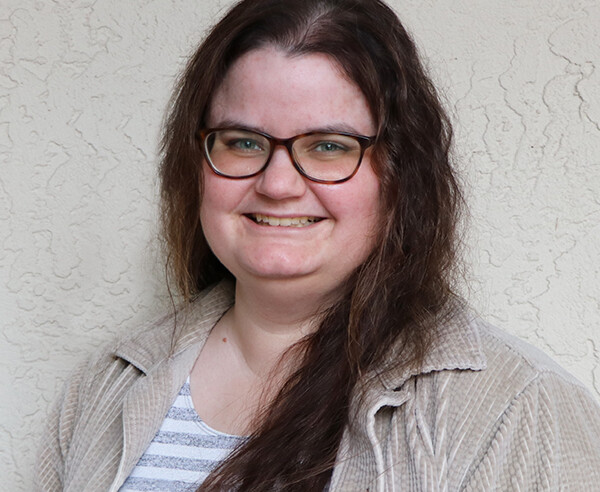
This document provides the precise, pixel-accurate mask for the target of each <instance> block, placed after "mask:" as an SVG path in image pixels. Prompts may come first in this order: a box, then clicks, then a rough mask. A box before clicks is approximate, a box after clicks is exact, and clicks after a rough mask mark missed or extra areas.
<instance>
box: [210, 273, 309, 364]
mask: <svg viewBox="0 0 600 492" xmlns="http://www.w3.org/2000/svg"><path fill="white" fill-rule="evenodd" d="M292 292H293V291H292V290H291V289H288V292H286V289H281V288H275V289H270V290H265V289H259V288H257V287H256V286H252V287H248V286H245V285H243V284H241V283H240V282H237V283H236V293H235V304H234V306H233V308H232V309H231V310H230V311H229V312H228V313H227V314H226V315H225V316H224V318H223V319H222V320H221V322H220V323H219V327H218V328H219V335H220V336H222V337H223V338H228V340H229V341H230V342H231V343H232V344H234V346H235V348H236V349H237V350H239V352H240V354H241V356H242V357H243V358H244V360H245V361H246V363H247V365H248V368H249V369H250V370H252V371H253V372H254V373H255V374H256V375H257V376H265V375H267V374H269V373H270V372H271V371H272V370H273V369H274V368H275V367H276V364H277V363H278V362H279V360H280V359H281V356H282V355H283V354H284V353H285V352H286V350H288V349H289V348H290V347H291V346H292V345H294V344H295V343H296V342H298V341H299V340H300V339H302V338H303V337H305V336H306V335H308V334H310V333H311V332H312V331H313V330H314V329H315V326H316V324H315V317H316V314H317V312H318V308H319V305H318V300H317V299H316V298H313V297H314V296H301V295H293V294H292ZM286 366H287V364H286Z"/></svg>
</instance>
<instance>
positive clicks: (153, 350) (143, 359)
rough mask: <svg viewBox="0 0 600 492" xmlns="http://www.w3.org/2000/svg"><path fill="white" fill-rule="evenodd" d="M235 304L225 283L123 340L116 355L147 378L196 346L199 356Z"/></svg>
mask: <svg viewBox="0 0 600 492" xmlns="http://www.w3.org/2000/svg"><path fill="white" fill-rule="evenodd" d="M233 300H234V284H233V282H231V281H227V280H224V281H221V282H220V283H218V284H216V285H214V286H212V287H210V288H208V289H206V290H204V291H203V292H202V294H201V295H200V297H199V298H198V299H196V300H195V301H194V302H192V303H191V304H189V305H187V306H184V307H182V308H180V309H178V310H177V311H176V312H175V313H174V314H170V315H169V316H165V317H163V318H161V319H159V320H158V321H157V322H155V323H153V324H151V325H149V326H148V327H146V329H143V330H141V333H140V334H139V335H138V336H135V337H132V338H128V339H125V340H123V341H122V342H121V343H120V344H119V346H118V347H117V349H116V350H115V355H116V356H117V357H120V358H122V359H124V360H126V361H127V362H129V363H130V364H132V365H134V366H135V367H136V368H137V369H139V370H140V371H141V372H142V373H144V374H146V375H147V374H149V373H151V372H152V371H153V370H154V369H155V368H156V366H157V365H158V364H160V363H161V362H163V361H164V360H165V359H168V358H172V357H176V356H177V355H178V354H181V353H182V352H184V351H186V350H187V349H189V348H191V347H193V346H197V350H198V353H199V352H200V349H201V348H202V346H203V345H204V342H205V341H206V338H207V337H208V334H209V333H210V330H211V329H212V327H213V326H214V325H215V324H216V323H217V321H219V319H220V318H221V316H223V314H225V312H226V311H227V310H228V309H229V308H230V307H231V306H232V305H233Z"/></svg>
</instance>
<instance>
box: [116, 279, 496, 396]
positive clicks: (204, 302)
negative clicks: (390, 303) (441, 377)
mask: <svg viewBox="0 0 600 492" xmlns="http://www.w3.org/2000/svg"><path fill="white" fill-rule="evenodd" d="M234 292H235V285H234V283H233V282H231V281H228V280H224V281H221V282H220V283H218V284H216V285H215V286H213V287H211V288H209V289H207V290H205V291H204V292H203V293H202V295H201V296H200V297H199V298H198V299H197V300H196V301H194V302H193V303H191V304H190V305H188V306H186V307H184V308H182V309H180V310H178V311H177V313H176V314H175V315H170V316H167V317H164V318H162V319H161V320H159V321H158V322H156V323H154V324H153V325H150V326H149V327H148V329H146V330H143V333H142V334H141V335H139V336H137V337H134V338H130V339H126V340H124V341H123V342H121V344H120V345H119V347H118V348H117V350H116V351H115V355H117V356H118V357H121V358H122V359H125V360H126V361H127V362H129V363H130V364H133V365H134V366H135V367H137V368H138V369H139V370H140V371H142V372H143V373H144V374H148V373H149V372H151V371H152V370H153V369H154V367H155V366H156V365H157V364H159V363H160V362H161V361H163V360H165V359H166V358H169V357H174V356H176V355H177V354H179V353H181V352H183V351H185V350H186V349H188V348H190V347H192V346H194V345H198V351H199V350H200V349H201V347H202V345H203V344H204V341H205V340H206V338H207V337H208V334H209V333H210V330H211V329H212V327H213V326H214V325H215V324H216V323H217V321H218V320H219V319H220V318H221V316H223V314H224V313H225V312H226V311H227V310H228V309H229V308H230V307H231V306H232V305H233V302H234ZM477 320H478V318H477V316H476V315H474V314H473V313H472V312H471V311H470V310H468V309H467V308H466V307H465V306H464V305H462V304H458V305H457V306H456V307H455V308H454V309H453V310H452V313H451V314H450V315H448V316H447V318H446V319H445V320H443V321H442V322H440V323H439V328H438V332H437V334H436V337H435V340H434V342H433V345H432V346H431V347H430V349H429V352H428V353H427V355H426V356H425V360H424V362H423V364H422V365H421V367H419V368H410V367H409V368H407V367H402V365H400V366H399V367H394V366H398V364H394V362H395V361H397V360H398V358H400V357H402V354H401V353H400V351H399V350H396V349H394V348H392V349H391V350H390V353H389V355H388V357H387V364H384V366H386V367H392V369H390V370H387V371H384V372H380V373H375V374H374V377H373V378H368V379H372V380H373V381H375V380H378V381H379V383H378V384H377V383H374V384H376V386H377V387H378V388H379V389H380V390H388V391H394V390H397V389H398V388H400V387H401V386H402V385H403V384H404V383H405V382H406V381H407V380H408V379H410V378H411V377H414V376H418V375H420V374H427V373H431V372H436V371H444V370H455V369H458V370H460V369H462V370H472V371H479V370H482V369H485V368H486V358H485V355H484V354H483V350H482V346H481V338H480V334H479V328H478V323H477ZM169 325H171V327H172V328H171V329H169V328H168V327H169ZM149 334H151V336H148V335H149ZM174 340H175V341H174Z"/></svg>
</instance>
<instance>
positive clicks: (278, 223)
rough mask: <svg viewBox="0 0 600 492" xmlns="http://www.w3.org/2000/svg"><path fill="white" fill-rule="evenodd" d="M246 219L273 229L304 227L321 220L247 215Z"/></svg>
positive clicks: (307, 217)
mask: <svg viewBox="0 0 600 492" xmlns="http://www.w3.org/2000/svg"><path fill="white" fill-rule="evenodd" d="M246 217H248V218H249V219H251V220H253V221H254V222H256V223H257V224H260V225H265V226H275V227H306V226H309V225H311V224H314V223H315V222H319V221H320V220H323V218H322V217H309V216H302V217H274V216H271V215H262V214H248V215H246Z"/></svg>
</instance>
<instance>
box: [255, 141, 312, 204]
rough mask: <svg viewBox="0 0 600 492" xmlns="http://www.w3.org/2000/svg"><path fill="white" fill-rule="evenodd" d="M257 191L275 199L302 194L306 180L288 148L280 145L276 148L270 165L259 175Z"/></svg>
mask: <svg viewBox="0 0 600 492" xmlns="http://www.w3.org/2000/svg"><path fill="white" fill-rule="evenodd" d="M256 191H257V192H258V193H260V194H262V195H265V196H268V197H269V198H273V199H275V200H283V199H286V198H295V197H299V196H302V195H303V194H304V193H305V191H306V180H305V178H304V177H303V176H302V175H301V174H300V173H299V172H298V170H297V169H296V168H295V167H294V163H293V161H292V158H291V156H290V154H289V152H288V150H287V149H286V148H285V147H284V146H282V145H280V146H277V147H276V148H275V150H274V151H273V155H272V156H271V160H270V161H269V165H268V166H267V168H266V169H265V170H264V171H263V172H262V173H261V174H260V175H259V176H258V179H257V181H256Z"/></svg>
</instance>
